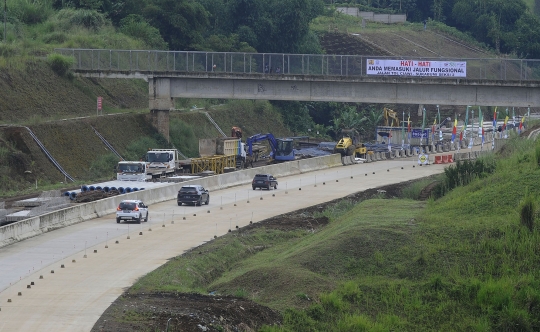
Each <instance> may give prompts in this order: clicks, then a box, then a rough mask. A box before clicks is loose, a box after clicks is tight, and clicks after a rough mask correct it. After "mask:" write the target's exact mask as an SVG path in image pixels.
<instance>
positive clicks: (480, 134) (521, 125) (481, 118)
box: [388, 105, 530, 149]
mask: <svg viewBox="0 0 540 332" xmlns="http://www.w3.org/2000/svg"><path fill="white" fill-rule="evenodd" d="M426 113H427V112H426V110H425V109H424V110H423V120H422V133H423V132H424V128H425V123H426ZM478 113H479V114H478V120H479V126H478V137H481V138H482V145H483V144H484V141H485V130H484V125H483V124H484V116H483V113H482V109H481V108H480V107H478ZM473 115H474V111H473ZM403 116H404V117H405V114H403ZM529 116H530V108H529V109H528V111H527V117H529ZM512 118H513V124H514V126H515V124H516V117H515V113H514V110H513V109H512ZM525 118H526V116H525V115H524V116H522V117H521V120H520V121H519V127H518V131H519V133H521V131H522V130H523V128H524V127H525ZM509 119H510V118H509V116H508V108H507V109H506V117H505V118H504V122H503V125H502V128H501V130H502V131H504V132H505V138H506V137H507V134H506V129H507V124H508V120H509ZM437 120H438V123H439V128H438V129H439V140H440V141H442V139H443V135H442V130H441V112H440V109H439V105H437V116H436V117H435V119H434V121H433V126H432V127H431V135H432V142H435V135H436V132H437V131H436V129H437ZM468 122H469V106H467V112H466V115H465V122H464V124H463V126H462V128H461V130H460V133H459V141H460V142H461V141H463V139H464V138H466V136H467V130H466V128H467V126H468ZM497 130H498V128H497V107H495V111H494V112H493V132H495V131H497ZM411 131H412V126H411V113H410V112H409V114H408V118H407V140H408V143H409V144H410V143H411ZM457 132H458V121H457V117H454V125H453V128H452V138H451V141H452V143H454V142H455V139H456V137H457ZM401 133H402V137H401V148H402V149H403V148H404V145H405V121H404V122H403V125H402V129H401ZM391 137H392V136H391V133H390V137H389V138H391ZM421 139H423V137H422V138H421ZM469 144H470V145H471V144H472V140H471V141H470V142H469ZM388 148H389V149H390V139H389V140H388Z"/></svg>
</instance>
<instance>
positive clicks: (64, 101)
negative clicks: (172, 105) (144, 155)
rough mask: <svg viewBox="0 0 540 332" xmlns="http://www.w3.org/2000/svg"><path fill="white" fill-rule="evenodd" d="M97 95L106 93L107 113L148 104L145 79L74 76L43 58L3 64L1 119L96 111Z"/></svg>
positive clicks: (25, 119) (0, 71)
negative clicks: (58, 71) (61, 73)
mask: <svg viewBox="0 0 540 332" xmlns="http://www.w3.org/2000/svg"><path fill="white" fill-rule="evenodd" d="M97 96H102V97H103V107H104V108H105V113H106V112H107V111H110V110H117V109H144V108H148V84H147V83H146V82H144V81H143V80H127V79H114V80H110V79H108V80H107V79H87V78H72V79H70V78H66V77H61V76H58V75H57V74H56V73H55V72H53V71H52V70H51V68H50V67H49V65H48V64H47V63H46V62H45V61H42V60H35V61H27V62H25V63H21V64H18V65H11V66H8V67H5V68H0V123H14V122H15V123H21V122H29V120H31V119H34V121H35V120H40V121H42V120H47V119H61V118H73V117H79V116H88V115H93V114H95V112H96V97H97Z"/></svg>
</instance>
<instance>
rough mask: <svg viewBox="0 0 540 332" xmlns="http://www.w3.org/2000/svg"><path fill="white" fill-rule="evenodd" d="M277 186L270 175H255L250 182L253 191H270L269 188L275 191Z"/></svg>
mask: <svg viewBox="0 0 540 332" xmlns="http://www.w3.org/2000/svg"><path fill="white" fill-rule="evenodd" d="M277 185H278V183H277V179H276V178H275V177H274V176H273V175H271V174H256V175H255V177H254V178H253V181H252V182H251V187H252V188H253V190H255V189H257V188H261V189H262V188H266V189H268V190H270V188H274V189H277Z"/></svg>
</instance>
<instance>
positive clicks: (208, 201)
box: [206, 196, 210, 205]
mask: <svg viewBox="0 0 540 332" xmlns="http://www.w3.org/2000/svg"><path fill="white" fill-rule="evenodd" d="M208 204H210V196H208V198H207V199H206V205H208Z"/></svg>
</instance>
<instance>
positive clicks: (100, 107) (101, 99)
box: [97, 97, 103, 111]
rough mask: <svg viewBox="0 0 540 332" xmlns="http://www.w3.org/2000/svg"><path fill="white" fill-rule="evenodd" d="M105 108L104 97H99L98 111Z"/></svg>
mask: <svg viewBox="0 0 540 332" xmlns="http://www.w3.org/2000/svg"><path fill="white" fill-rule="evenodd" d="M102 107H103V97H97V110H98V111H101V110H102Z"/></svg>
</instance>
